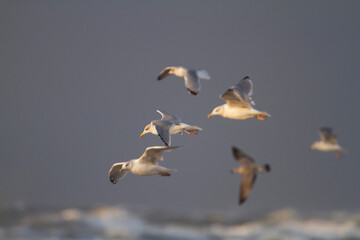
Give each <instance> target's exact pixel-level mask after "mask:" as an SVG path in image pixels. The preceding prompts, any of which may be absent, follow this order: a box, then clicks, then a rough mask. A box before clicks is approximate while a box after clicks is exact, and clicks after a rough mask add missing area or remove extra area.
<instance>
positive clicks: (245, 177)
mask: <svg viewBox="0 0 360 240" xmlns="http://www.w3.org/2000/svg"><path fill="white" fill-rule="evenodd" d="M232 152H233V155H234V158H235V160H236V161H238V162H240V163H241V166H240V167H237V168H234V169H233V170H232V171H231V172H232V173H239V174H242V181H241V184H240V196H239V204H242V203H244V202H245V201H246V199H247V197H248V196H249V195H250V193H251V190H252V188H253V186H254V183H255V180H256V174H257V173H258V172H264V171H265V172H270V165H269V164H265V165H264V166H263V167H260V166H258V165H257V164H256V163H255V161H254V159H253V158H252V157H250V156H249V155H247V154H246V153H244V152H243V151H241V150H240V149H238V148H236V147H232Z"/></svg>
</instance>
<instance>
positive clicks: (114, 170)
mask: <svg viewBox="0 0 360 240" xmlns="http://www.w3.org/2000/svg"><path fill="white" fill-rule="evenodd" d="M122 167H123V163H115V164H113V165H112V166H111V168H110V170H109V179H110V182H111V183H113V184H115V183H116V182H117V181H118V180H119V179H120V178H122V177H124V176H125V175H126V174H127V173H128V172H129V170H127V169H124V170H122V171H121V172H120V170H121V169H122Z"/></svg>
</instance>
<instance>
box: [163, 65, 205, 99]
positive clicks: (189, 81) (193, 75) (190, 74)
mask: <svg viewBox="0 0 360 240" xmlns="http://www.w3.org/2000/svg"><path fill="white" fill-rule="evenodd" d="M169 75H175V76H177V77H181V78H184V79H185V87H186V89H187V90H188V91H189V93H191V94H192V95H197V94H198V93H199V91H200V88H201V86H200V82H199V79H206V80H210V76H209V74H208V73H207V72H206V71H205V70H193V69H186V68H184V67H166V68H164V70H162V71H161V72H160V74H159V76H158V77H157V80H161V79H163V78H165V77H167V76H169Z"/></svg>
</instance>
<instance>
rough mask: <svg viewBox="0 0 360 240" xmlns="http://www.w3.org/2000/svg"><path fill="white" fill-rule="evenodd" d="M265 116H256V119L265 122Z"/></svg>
mask: <svg viewBox="0 0 360 240" xmlns="http://www.w3.org/2000/svg"><path fill="white" fill-rule="evenodd" d="M266 117H267V116H266V115H265V114H258V115H256V118H257V119H259V120H266Z"/></svg>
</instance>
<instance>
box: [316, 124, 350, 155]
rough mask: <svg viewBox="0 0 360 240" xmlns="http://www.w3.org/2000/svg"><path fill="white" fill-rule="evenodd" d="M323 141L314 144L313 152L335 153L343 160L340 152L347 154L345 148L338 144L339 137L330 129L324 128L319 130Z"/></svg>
mask: <svg viewBox="0 0 360 240" xmlns="http://www.w3.org/2000/svg"><path fill="white" fill-rule="evenodd" d="M319 135H320V138H321V141H317V142H314V143H313V144H312V145H311V150H319V151H323V152H335V154H336V157H337V158H341V153H340V152H345V151H346V150H345V148H343V147H341V146H340V145H339V144H338V141H337V139H338V138H337V136H336V135H335V134H333V133H332V129H331V128H330V127H322V128H320V130H319Z"/></svg>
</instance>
